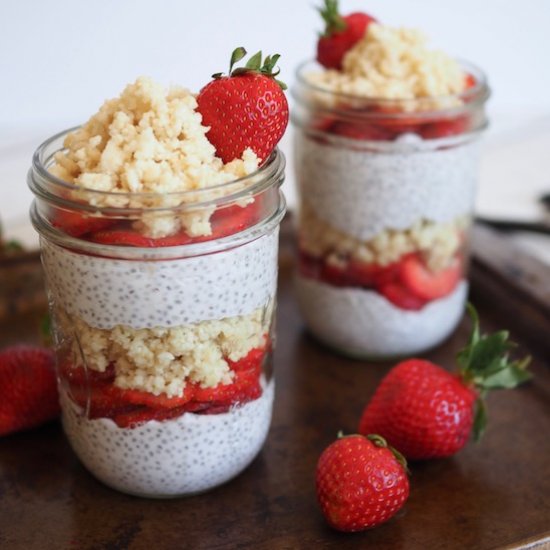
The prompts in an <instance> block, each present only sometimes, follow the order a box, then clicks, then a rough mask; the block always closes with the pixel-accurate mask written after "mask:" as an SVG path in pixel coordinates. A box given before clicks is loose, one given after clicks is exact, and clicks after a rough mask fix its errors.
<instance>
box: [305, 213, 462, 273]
mask: <svg viewBox="0 0 550 550" xmlns="http://www.w3.org/2000/svg"><path fill="white" fill-rule="evenodd" d="M469 224H470V220H469V218H468V217H466V216H460V217H458V218H456V219H454V220H452V221H450V222H446V223H436V222H433V221H429V220H424V219H423V220H418V221H417V222H416V223H415V224H414V225H413V226H411V227H410V228H408V229H406V230H396V229H385V230H384V231H381V232H380V233H378V234H377V235H376V236H375V237H374V238H372V239H369V240H367V241H362V240H360V239H357V238H355V237H352V236H350V235H347V234H345V233H344V232H342V231H340V230H339V229H336V228H334V227H332V226H331V225H330V224H327V223H326V222H324V221H323V220H320V219H319V218H318V217H317V216H316V215H315V213H314V212H313V209H312V208H311V207H310V206H308V205H307V204H306V203H304V204H303V205H302V210H301V212H300V230H299V231H300V248H301V249H302V250H304V251H305V252H307V253H308V254H310V255H312V256H315V257H325V256H326V257H327V261H328V262H329V263H332V264H334V265H339V266H342V264H345V263H346V262H347V261H348V260H349V259H353V260H357V261H359V262H362V263H366V264H370V263H373V264H376V265H381V266H386V265H389V264H391V263H393V262H396V261H398V260H399V258H401V256H404V255H405V254H409V253H411V252H422V254H423V255H424V257H425V258H426V265H427V266H428V268H429V269H430V270H432V271H434V272H436V271H440V270H442V269H445V268H446V267H448V266H449V265H450V264H451V263H452V261H453V258H454V256H455V254H456V253H457V251H458V250H459V248H460V247H461V246H462V241H461V235H462V234H463V233H464V231H465V230H466V229H467V228H468V226H469Z"/></svg>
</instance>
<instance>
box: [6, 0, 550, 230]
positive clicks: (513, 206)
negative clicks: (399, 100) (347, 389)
mask: <svg viewBox="0 0 550 550" xmlns="http://www.w3.org/2000/svg"><path fill="white" fill-rule="evenodd" d="M319 3H320V0H263V1H262V0H193V1H189V0H150V1H146V0H94V1H86V2H85V1H78V0H71V1H70V0H44V1H40V0H34V1H31V0H17V1H8V0H0V25H1V32H0V68H1V73H0V74H1V75H2V85H1V86H0V216H1V217H2V218H3V219H4V221H5V222H6V223H7V224H8V225H9V226H11V227H12V228H14V227H16V225H18V224H20V222H21V220H22V219H25V217H26V210H27V208H28V204H29V202H30V193H29V192H28V191H27V189H26V184H25V173H26V170H27V167H28V165H29V161H30V156H31V154H32V151H33V150H34V148H35V147H36V146H37V145H38V144H39V143H40V142H41V141H42V140H43V139H45V138H46V137H49V135H51V134H53V133H55V132H57V131H59V130H61V129H64V128H66V127H68V126H72V125H75V124H77V123H80V122H83V121H84V120H86V119H87V118H88V117H89V116H90V115H91V114H92V113H94V112H95V111H96V110H97V108H98V107H99V105H100V104H101V103H102V102H103V100H104V99H105V98H108V97H112V96H115V95H117V94H118V93H119V92H120V91H121V89H122V88H123V87H124V85H125V84H126V83H128V82H130V81H133V80H134V79H135V78H136V76H138V75H141V74H145V75H150V76H152V77H154V78H155V79H157V80H159V81H161V82H163V83H165V84H173V83H177V84H181V85H184V86H186V87H188V88H190V89H192V90H194V91H198V89H200V87H201V86H202V85H204V84H205V83H206V82H207V81H208V79H209V77H210V75H211V74H212V73H214V72H218V71H223V70H227V63H228V59H229V54H230V52H231V51H232V49H233V48H234V47H235V46H237V45H243V46H245V47H246V48H247V49H248V50H249V52H251V53H252V52H255V51H257V50H258V49H262V50H263V51H264V53H275V52H277V53H280V54H281V55H282V57H281V61H280V65H281V68H282V74H281V76H282V79H283V80H285V81H286V82H287V83H288V84H290V85H292V82H293V71H294V68H295V66H296V65H297V64H298V63H299V62H300V61H301V60H303V59H305V58H309V57H311V56H312V55H314V49H315V41H316V33H317V32H318V31H319V30H321V27H322V25H321V19H320V17H319V15H318V14H317V13H316V11H315V10H314V5H315V4H319ZM340 3H341V7H342V11H344V12H346V13H348V12H350V11H354V10H357V9H363V10H364V11H368V12H369V13H371V14H372V15H374V16H376V17H377V18H378V19H379V20H380V21H381V22H385V23H388V24H391V25H398V26H413V27H419V28H422V29H423V30H424V31H425V33H426V34H427V35H428V36H429V37H430V38H431V42H432V44H433V45H434V46H435V47H438V48H440V49H443V50H445V51H447V52H448V53H450V54H452V55H454V56H458V57H461V58H465V59H468V60H471V61H473V62H475V63H476V64H478V65H479V66H481V67H482V68H483V69H485V70H486V72H487V73H488V75H489V81H490V84H491V86H492V88H493V90H494V94H493V97H492V98H491V101H490V107H489V110H490V114H491V120H492V128H491V130H490V132H489V135H488V139H487V141H486V142H487V150H486V155H485V160H484V166H483V170H482V188H481V194H480V203H481V204H480V208H482V209H483V210H484V212H485V213H488V214H495V215H499V214H504V215H514V216H516V217H525V216H535V215H536V214H537V209H536V206H535V203H534V201H533V197H534V195H536V193H538V192H540V190H541V189H543V188H544V187H545V186H547V187H550V0H523V2H514V3H512V2H509V1H505V0H452V1H451V0H414V1H411V0H369V1H368V2H367V1H364V0H340ZM288 145H289V137H288V136H287V137H286V138H285V140H284V142H283V148H284V149H285V150H286V151H288V150H289V146H288ZM288 180H289V181H288V182H287V184H285V186H286V188H287V189H286V191H287V194H289V195H291V196H292V195H293V192H292V173H291V170H289V178H288Z"/></svg>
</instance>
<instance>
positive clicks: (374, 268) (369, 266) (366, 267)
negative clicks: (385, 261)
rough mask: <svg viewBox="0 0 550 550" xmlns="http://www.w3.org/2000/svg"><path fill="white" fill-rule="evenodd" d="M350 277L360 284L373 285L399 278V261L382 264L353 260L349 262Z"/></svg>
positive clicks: (368, 286)
mask: <svg viewBox="0 0 550 550" xmlns="http://www.w3.org/2000/svg"><path fill="white" fill-rule="evenodd" d="M348 269H349V275H350V278H351V279H352V280H353V282H354V283H356V284H357V285H359V286H363V287H367V288H370V287H373V286H376V287H378V286H380V285H383V284H386V283H391V282H394V281H395V280H397V278H398V276H399V269H400V268H399V263H398V262H394V263H393V264H389V265H385V266H381V265H378V264H373V263H365V262H359V261H357V260H352V261H351V262H350V264H349V267H348Z"/></svg>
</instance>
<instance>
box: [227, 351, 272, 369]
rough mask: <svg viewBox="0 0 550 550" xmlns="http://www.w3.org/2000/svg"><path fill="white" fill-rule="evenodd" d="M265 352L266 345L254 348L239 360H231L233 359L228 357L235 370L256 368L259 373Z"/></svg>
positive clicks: (228, 361) (231, 366)
mask: <svg viewBox="0 0 550 550" xmlns="http://www.w3.org/2000/svg"><path fill="white" fill-rule="evenodd" d="M265 353H266V348H265V347H261V348H253V349H251V350H250V351H249V352H248V353H247V354H246V355H245V356H244V357H243V358H242V359H239V360H238V361H231V359H227V363H228V364H229V366H230V368H231V369H232V370H234V371H244V370H247V369H256V370H257V372H258V373H259V372H260V370H261V368H262V362H263V360H264V356H265Z"/></svg>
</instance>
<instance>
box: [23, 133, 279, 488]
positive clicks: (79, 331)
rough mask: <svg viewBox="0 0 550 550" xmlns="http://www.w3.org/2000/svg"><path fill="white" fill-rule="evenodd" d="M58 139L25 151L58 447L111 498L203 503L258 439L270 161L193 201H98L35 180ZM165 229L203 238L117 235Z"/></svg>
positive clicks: (273, 235)
mask: <svg viewBox="0 0 550 550" xmlns="http://www.w3.org/2000/svg"><path fill="white" fill-rule="evenodd" d="M64 137H65V133H64V134H60V135H59V136H55V137H54V138H52V139H51V140H48V141H47V142H45V143H44V144H43V145H42V146H41V147H40V148H39V149H38V150H37V152H36V154H35V156H34V160H33V166H32V168H31V170H30V172H29V185H30V187H31V189H32V191H33V192H34V194H35V197H36V198H35V202H34V204H33V207H32V211H31V217H32V221H33V224H34V226H35V228H36V229H37V231H38V232H39V233H40V237H41V238H40V241H41V252H42V261H43V265H44V270H45V275H46V282H47V287H48V295H49V302H50V312H51V315H52V320H53V327H54V336H55V344H56V355H57V367H58V380H59V388H60V395H61V404H62V419H63V427H64V430H65V432H66V435H67V437H68V439H69V441H70V443H71V445H72V447H73V449H74V450H75V452H76V454H77V455H78V456H79V458H80V460H81V461H82V462H83V463H84V465H85V466H86V467H87V468H88V469H89V470H90V472H92V473H93V474H94V475H95V476H96V477H97V478H99V479H100V480H101V481H103V482H104V483H106V484H107V485H110V486H112V487H114V488H116V489H118V490H121V491H124V492H127V493H131V494H135V495H140V496H148V497H173V496H180V495H188V494H193V493H198V492H202V491H205V490H208V489H210V488H212V487H215V486H217V485H219V484H221V483H224V482H225V481H227V480H229V479H231V478H232V477H234V476H235V475H237V474H238V473H239V472H241V471H242V470H243V469H244V468H245V467H246V466H247V465H248V464H249V463H250V462H251V461H252V460H253V459H254V457H255V456H256V455H257V453H258V452H259V451H260V449H261V447H262V445H263V443H264V441H265V438H266V436H267V432H268V429H269V425H270V420H271V411H272V403H273V395H274V380H273V378H272V350H273V342H274V333H273V327H274V324H273V318H274V310H275V292H276V279H277V250H278V228H279V223H280V221H281V218H282V216H283V214H284V210H285V204H284V199H283V196H282V194H281V193H280V190H279V187H280V185H281V184H282V182H283V178H284V158H283V156H282V154H281V153H280V152H278V151H275V152H274V153H273V154H272V156H271V157H270V158H269V159H268V160H267V161H266V163H265V164H264V165H263V166H262V167H261V168H260V169H259V170H258V171H257V172H255V173H253V174H251V175H250V176H247V177H245V178H242V179H240V180H235V181H232V182H229V183H225V184H223V185H220V186H217V187H212V188H206V189H202V190H199V191H192V192H185V193H173V194H164V195H161V194H147V195H146V194H128V193H125V194H122V193H119V194H117V193H101V192H97V191H86V190H83V189H76V188H75V187H74V186H72V185H69V184H66V183H64V182H62V181H61V180H58V179H57V178H55V177H54V176H53V175H51V174H50V173H49V172H48V166H49V165H51V163H52V162H53V155H54V153H55V152H56V151H58V150H60V148H61V144H62V142H63V139H64ZM174 220H177V222H178V224H180V225H181V226H182V227H183V228H188V227H191V226H193V224H197V223H198V224H205V223H207V224H208V223H209V224H210V225H211V231H210V234H208V235H205V234H204V233H207V232H206V231H204V230H203V231H201V233H202V235H201V236H196V237H193V235H192V234H189V233H190V231H188V230H187V231H185V230H184V229H182V230H180V231H179V232H178V233H176V234H175V235H170V236H164V237H160V238H154V237H151V236H148V237H145V236H143V235H140V234H139V233H135V232H131V231H128V230H129V229H130V228H136V227H140V226H142V225H143V224H146V225H147V226H148V227H149V228H150V231H149V234H150V233H151V232H152V230H151V228H154V227H158V226H162V227H166V226H168V225H169V224H173V223H174ZM83 227H85V228H86V231H84V232H83V230H82V228H83ZM203 229H204V226H203ZM113 242H114V243H116V244H113Z"/></svg>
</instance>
